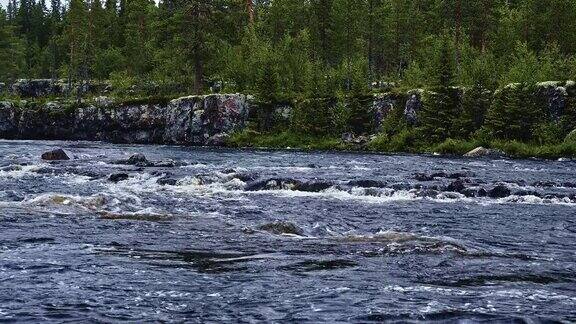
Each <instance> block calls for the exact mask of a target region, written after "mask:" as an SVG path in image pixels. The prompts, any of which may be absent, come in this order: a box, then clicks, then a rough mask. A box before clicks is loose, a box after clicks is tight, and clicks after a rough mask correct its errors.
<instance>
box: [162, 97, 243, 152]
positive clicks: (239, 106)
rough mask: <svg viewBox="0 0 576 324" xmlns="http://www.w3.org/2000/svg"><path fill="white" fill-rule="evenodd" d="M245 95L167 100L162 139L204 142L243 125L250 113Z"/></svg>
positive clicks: (199, 143)
mask: <svg viewBox="0 0 576 324" xmlns="http://www.w3.org/2000/svg"><path fill="white" fill-rule="evenodd" d="M248 102H249V98H248V97H247V96H245V95H238V94H236V95H208V96H191V97H184V98H179V99H176V100H173V101H171V102H170V104H169V106H168V109H167V114H166V131H165V133H164V142H166V143H171V144H192V145H203V144H208V143H221V142H222V138H224V137H226V135H227V134H230V133H232V132H234V131H238V130H241V129H242V128H244V126H245V123H246V121H247V119H248V114H249V103H248Z"/></svg>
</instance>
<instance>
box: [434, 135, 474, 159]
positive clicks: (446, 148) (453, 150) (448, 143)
mask: <svg viewBox="0 0 576 324" xmlns="http://www.w3.org/2000/svg"><path fill="white" fill-rule="evenodd" d="M478 146H479V145H477V144H476V143H474V142H470V141H466V140H456V139H451V138H449V139H446V140H445V141H444V142H442V143H440V144H438V145H436V146H434V147H433V149H432V151H433V152H434V153H440V154H453V155H463V154H466V153H468V152H470V151H472V150H473V149H475V148H476V147H478Z"/></svg>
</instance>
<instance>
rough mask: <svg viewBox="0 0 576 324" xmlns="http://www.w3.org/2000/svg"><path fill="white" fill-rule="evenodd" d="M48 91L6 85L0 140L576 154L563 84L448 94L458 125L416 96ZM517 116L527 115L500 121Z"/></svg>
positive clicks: (572, 91) (574, 91)
mask: <svg viewBox="0 0 576 324" xmlns="http://www.w3.org/2000/svg"><path fill="white" fill-rule="evenodd" d="M53 88H54V86H53V85H51V83H50V82H47V81H46V80H36V81H34V80H31V81H29V82H25V81H20V82H19V83H17V84H15V85H14V86H13V90H12V93H13V94H15V95H17V96H19V97H12V100H5V101H0V138H4V139H35V140H41V139H49V140H90V141H107V142H113V143H124V144H175V145H189V146H228V147H259V148H262V147H265V148H276V149H285V148H298V149H311V150H348V151H374V152H410V153H440V154H458V155H462V154H464V153H466V152H468V151H470V150H472V149H474V148H475V147H478V146H484V147H488V148H493V149H497V150H499V151H502V152H503V153H506V154H507V155H509V156H512V157H522V158H526V157H542V158H561V157H574V156H576V141H575V140H574V137H575V136H568V138H567V139H566V140H564V137H566V134H567V133H568V132H569V131H570V130H571V129H573V127H574V126H573V124H574V123H575V122H576V115H575V113H576V109H575V107H576V105H575V103H576V85H575V83H574V82H571V81H569V82H546V83H540V84H538V85H536V86H534V87H530V88H527V87H521V86H519V85H510V86H509V87H506V88H504V89H501V90H498V91H496V92H494V93H486V92H482V93H477V92H475V90H474V89H464V88H453V89H451V90H450V91H451V93H452V94H453V95H454V98H455V101H454V102H453V103H452V104H453V105H455V106H454V107H455V109H454V113H455V114H457V115H458V117H457V118H458V119H454V117H453V116H440V115H439V116H438V118H432V119H431V117H430V111H433V110H434V109H438V111H439V114H440V112H442V109H443V108H442V105H443V104H444V103H442V101H440V102H439V101H438V98H441V95H439V94H438V93H436V92H433V91H425V90H418V89H417V90H410V91H407V92H398V91H395V92H389V93H378V94H369V95H355V96H345V97H339V98H308V99H306V98H304V99H302V98H294V99H292V100H285V101H272V102H270V101H267V102H264V101H261V100H258V99H257V98H254V97H252V96H249V95H244V94H212V95H203V96H186V97H180V98H176V99H170V98H160V97H146V98H139V99H123V100H119V99H113V98H112V97H105V96H98V95H99V93H98V92H95V93H94V94H93V95H94V97H91V98H88V99H86V100H83V101H82V102H81V103H77V102H70V101H66V99H61V98H60V99H59V97H50V96H55V95H57V96H61V95H62V93H61V92H54V91H55V90H54V89H53ZM58 89H59V88H58ZM527 89H528V90H527ZM445 90H446V89H445ZM476 90H477V89H476ZM95 91H96V90H95ZM47 97H48V98H53V99H50V100H49V99H47ZM469 106H470V107H469ZM520 106H522V107H524V106H526V107H528V108H522V107H520ZM467 107H468V108H467ZM530 107H531V108H530ZM534 107H537V110H538V111H539V113H535V111H534V109H535V108H534ZM518 109H520V110H518ZM522 109H523V110H525V112H522ZM530 109H532V110H530ZM517 113H518V114H520V115H528V114H529V113H530V114H532V115H531V116H530V119H528V120H524V119H525V118H524V117H522V116H520V117H518V120H515V119H513V118H512V117H510V115H513V114H517ZM451 118H452V119H454V120H452V121H451V124H450V125H451V126H450V127H451V128H443V127H445V126H446V125H445V124H446V123H445V122H444V120H445V119H451ZM486 123H492V124H495V125H496V126H497V127H496V126H493V127H492V128H486V127H485V126H484V125H485V124H486ZM435 124H438V125H435ZM446 127H447V126H446ZM466 128H468V129H466ZM474 130H475V131H474ZM508 130H510V132H508ZM508 133H510V134H508ZM524 133H525V134H524ZM514 134H519V135H518V136H519V137H518V138H523V139H525V140H524V141H518V140H516V137H514V136H512V135H514ZM522 134H524V135H522ZM526 134H527V135H526ZM520 135H522V136H520ZM452 136H455V137H452ZM498 136H499V137H498ZM525 136H529V137H525ZM454 138H459V139H454Z"/></svg>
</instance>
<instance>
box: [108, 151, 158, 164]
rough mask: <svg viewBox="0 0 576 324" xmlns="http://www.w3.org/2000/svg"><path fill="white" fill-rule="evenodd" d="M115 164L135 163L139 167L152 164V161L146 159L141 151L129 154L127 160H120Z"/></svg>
mask: <svg viewBox="0 0 576 324" xmlns="http://www.w3.org/2000/svg"><path fill="white" fill-rule="evenodd" d="M116 163H117V164H127V165H135V166H139V167H147V166H152V165H153V163H152V162H150V161H148V159H147V158H146V156H144V154H141V153H136V154H133V155H132V156H130V157H129V158H128V159H127V160H120V161H117V162H116Z"/></svg>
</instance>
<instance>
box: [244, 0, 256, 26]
mask: <svg viewBox="0 0 576 324" xmlns="http://www.w3.org/2000/svg"><path fill="white" fill-rule="evenodd" d="M246 10H247V11H248V24H249V25H250V26H252V25H254V3H253V2H252V0H246Z"/></svg>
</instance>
